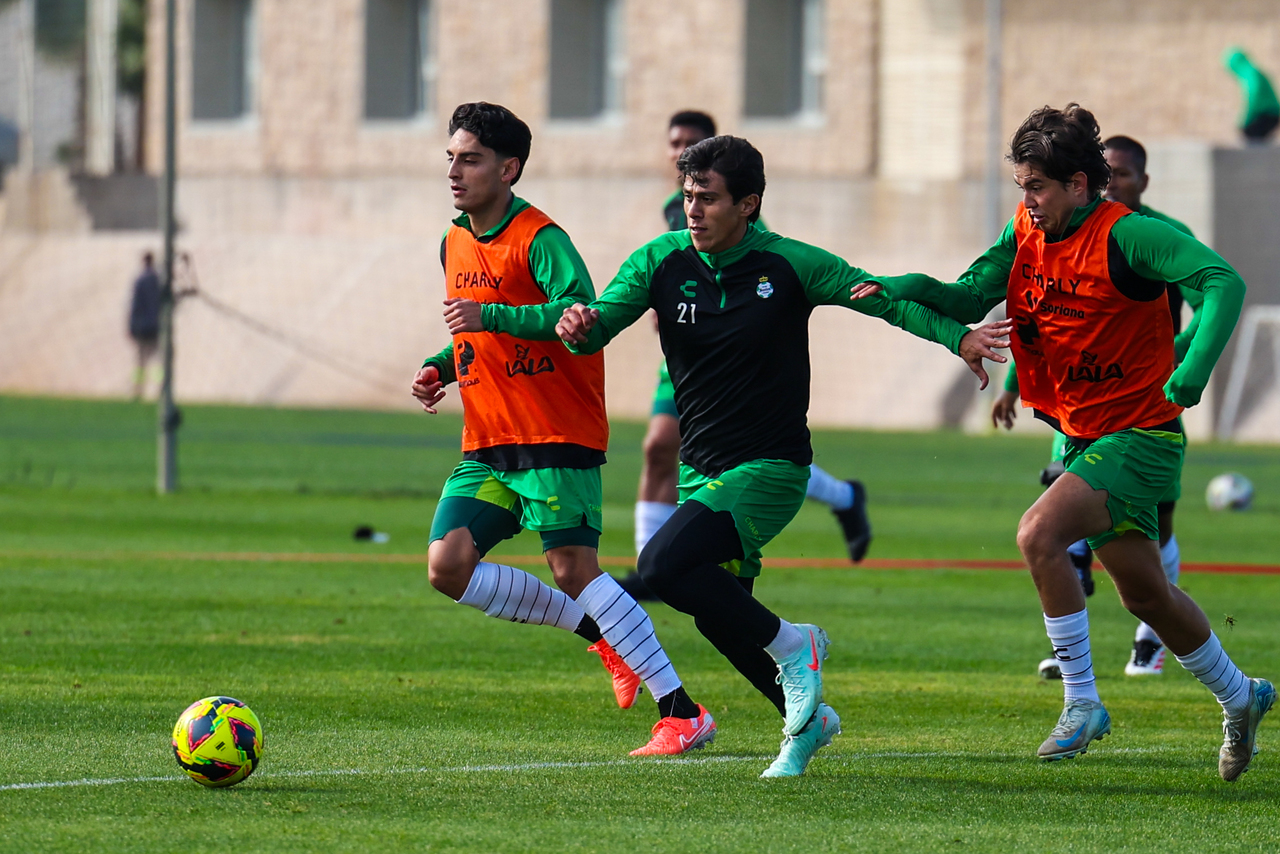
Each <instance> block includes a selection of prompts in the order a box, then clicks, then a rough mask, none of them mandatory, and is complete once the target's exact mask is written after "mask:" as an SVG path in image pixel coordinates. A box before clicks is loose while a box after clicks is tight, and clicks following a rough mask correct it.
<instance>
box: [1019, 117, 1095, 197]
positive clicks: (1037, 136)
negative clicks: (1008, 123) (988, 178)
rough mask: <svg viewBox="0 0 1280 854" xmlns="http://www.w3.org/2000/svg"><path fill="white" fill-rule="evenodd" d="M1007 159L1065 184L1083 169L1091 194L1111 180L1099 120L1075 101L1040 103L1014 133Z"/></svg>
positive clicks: (1093, 194)
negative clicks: (1056, 104) (1061, 104)
mask: <svg viewBox="0 0 1280 854" xmlns="http://www.w3.org/2000/svg"><path fill="white" fill-rule="evenodd" d="M1006 159H1007V160H1008V161H1009V162H1010V163H1013V164H1015V165H1019V164H1024V163H1025V164H1028V165H1031V166H1034V167H1036V168H1037V169H1039V170H1040V171H1041V172H1043V173H1044V174H1045V176H1046V177H1048V178H1051V179H1052V180H1054V181H1061V182H1063V183H1064V184H1065V183H1066V182H1068V181H1070V180H1071V176H1072V175H1075V174H1076V173H1077V172H1083V173H1084V175H1085V178H1086V179H1088V182H1089V195H1090V196H1097V195H1098V194H1100V193H1101V192H1102V191H1103V190H1104V189H1106V186H1107V182H1108V181H1110V180H1111V169H1110V167H1108V166H1107V159H1106V157H1105V156H1104V155H1103V147H1102V134H1101V133H1100V132H1099V130H1098V121H1097V119H1095V118H1094V117H1093V113H1091V112H1089V111H1088V110H1086V109H1085V108H1084V107H1082V106H1080V105H1079V104H1077V103H1074V102H1072V103H1070V104H1067V107H1066V109H1063V110H1059V109H1055V108H1054V107H1041V108H1040V109H1038V110H1036V111H1035V112H1033V113H1032V114H1031V115H1029V116H1027V118H1026V119H1025V120H1024V121H1023V122H1022V124H1021V125H1020V126H1019V127H1018V129H1017V131H1015V132H1014V134H1013V139H1012V140H1011V141H1010V143H1009V154H1008V156H1007V158H1006Z"/></svg>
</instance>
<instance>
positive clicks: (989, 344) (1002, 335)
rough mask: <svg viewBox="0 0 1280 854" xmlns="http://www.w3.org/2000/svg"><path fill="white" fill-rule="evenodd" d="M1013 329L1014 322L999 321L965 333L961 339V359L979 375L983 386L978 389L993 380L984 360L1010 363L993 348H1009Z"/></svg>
mask: <svg viewBox="0 0 1280 854" xmlns="http://www.w3.org/2000/svg"><path fill="white" fill-rule="evenodd" d="M1012 329H1013V321H1012V320H1008V319H1005V320H997V321H996V322H995V323H988V324H986V325H984V326H979V327H978V328H977V329H971V330H969V331H968V332H966V333H965V336H964V337H963V338H961V339H960V358H961V359H964V362H965V364H966V365H968V366H969V370H971V371H973V372H974V373H975V374H977V376H978V379H979V380H981V381H982V384H981V385H979V386H978V389H979V390H981V389H984V388H986V387H987V383H989V382H991V378H990V377H988V376H987V369H986V368H984V367H983V366H982V360H983V359H990V360H991V361H993V362H1001V363H1003V362H1007V361H1009V360H1008V359H1006V358H1005V357H1004V356H1001V355H1000V354H999V353H997V352H996V351H995V350H994V349H993V348H995V347H999V348H1001V349H1004V348H1006V347H1008V346H1009V332H1010V331H1011V330H1012Z"/></svg>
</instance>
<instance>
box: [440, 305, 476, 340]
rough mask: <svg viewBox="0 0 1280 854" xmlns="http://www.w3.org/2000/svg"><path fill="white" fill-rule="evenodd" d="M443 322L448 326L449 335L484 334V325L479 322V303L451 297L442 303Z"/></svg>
mask: <svg viewBox="0 0 1280 854" xmlns="http://www.w3.org/2000/svg"><path fill="white" fill-rule="evenodd" d="M444 322H445V323H447V324H448V325H449V334H450V335H457V334H458V333H459V332H484V324H483V323H481V322H480V303H478V302H476V301H475V300H469V299H463V298H462V297H452V298H450V299H447V300H445V301H444Z"/></svg>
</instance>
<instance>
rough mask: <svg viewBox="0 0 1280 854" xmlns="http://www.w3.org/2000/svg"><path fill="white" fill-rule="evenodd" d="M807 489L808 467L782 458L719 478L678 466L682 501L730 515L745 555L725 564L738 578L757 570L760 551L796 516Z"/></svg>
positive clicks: (755, 463)
mask: <svg viewBox="0 0 1280 854" xmlns="http://www.w3.org/2000/svg"><path fill="white" fill-rule="evenodd" d="M808 487H809V467H808V466H798V465H796V464H795V463H792V462H787V461H786V460H751V461H750V462H746V463H743V464H742V465H740V466H736V467H734V468H731V469H729V470H728V471H727V472H725V473H724V474H722V475H720V476H719V477H717V478H710V477H707V476H706V475H704V474H701V473H699V472H698V471H697V470H695V469H694V468H692V467H690V466H687V465H685V464H684V463H681V464H680V503H681V504H683V503H684V502H686V501H689V500H693V501H697V502H698V503H699V504H705V505H706V506H707V507H709V508H711V509H712V510H714V511H717V512H718V511H720V510H728V511H729V512H730V513H732V514H733V522H734V524H735V525H736V526H737V528H738V538H739V539H740V540H741V541H742V554H743V555H744V557H743V559H742V560H740V561H738V560H735V561H730V562H729V563H727V564H725V565H724V567H725V569H727V570H729V571H730V572H732V573H733V574H734V575H737V576H740V577H742V578H755V577H756V576H758V575H759V574H760V550H761V549H762V548H764V547H765V545H766V544H768V542H769V541H770V540H772V539H773V538H774V537H776V536H778V534H780V533H781V532H782V529H783V528H785V527H787V523H788V522H790V521H791V520H792V519H794V518H795V515H796V513H798V512H799V511H800V505H802V504H804V495H805V491H806V490H807V489H808Z"/></svg>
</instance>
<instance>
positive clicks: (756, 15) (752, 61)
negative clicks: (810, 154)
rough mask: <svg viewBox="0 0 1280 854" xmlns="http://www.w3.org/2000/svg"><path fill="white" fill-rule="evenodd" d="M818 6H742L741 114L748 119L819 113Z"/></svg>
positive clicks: (814, 0)
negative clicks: (744, 31) (744, 25)
mask: <svg viewBox="0 0 1280 854" xmlns="http://www.w3.org/2000/svg"><path fill="white" fill-rule="evenodd" d="M822 6H823V0H747V37H746V57H745V63H744V68H745V74H744V75H743V86H744V87H745V92H744V96H745V97H744V98H743V108H744V112H745V113H746V115H747V116H749V117H753V118H795V117H798V116H803V115H816V114H818V113H820V112H821V111H822V98H823V94H822V84H823V79H824V78H825V76H826V70H827V69H826V55H825V51H824V45H823V38H822V30H823V21H822V12H823V9H822Z"/></svg>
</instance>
